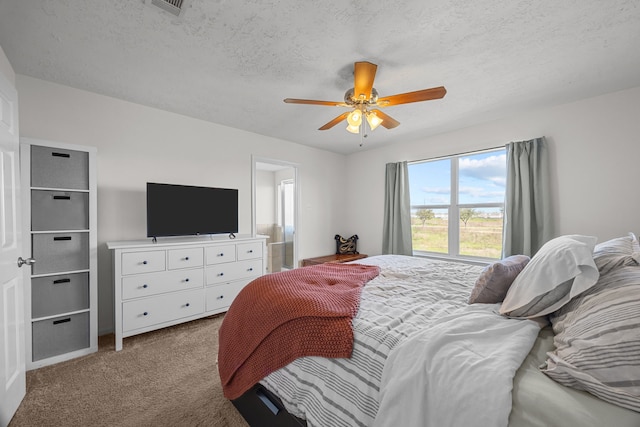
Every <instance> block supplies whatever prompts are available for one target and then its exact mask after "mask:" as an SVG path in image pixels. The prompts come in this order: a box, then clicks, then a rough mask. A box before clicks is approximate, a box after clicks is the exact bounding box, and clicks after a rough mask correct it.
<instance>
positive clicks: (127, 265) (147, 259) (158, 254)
mask: <svg viewBox="0 0 640 427" xmlns="http://www.w3.org/2000/svg"><path fill="white" fill-rule="evenodd" d="M165 258H166V253H165V251H146V252H126V253H123V254H122V274H123V275H125V274H139V273H152V272H154V271H164V270H165V265H166V264H165V263H166V260H165Z"/></svg>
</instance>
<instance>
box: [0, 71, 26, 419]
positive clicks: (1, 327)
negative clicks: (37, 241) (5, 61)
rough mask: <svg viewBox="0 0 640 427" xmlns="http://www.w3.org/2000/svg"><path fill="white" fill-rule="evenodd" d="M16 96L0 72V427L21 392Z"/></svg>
mask: <svg viewBox="0 0 640 427" xmlns="http://www.w3.org/2000/svg"><path fill="white" fill-rule="evenodd" d="M18 147H19V140H18V94H17V92H16V90H15V88H14V87H13V85H12V84H11V83H10V82H9V80H8V79H7V78H6V77H5V76H4V74H2V73H1V72H0V426H3V427H4V426H6V425H8V424H9V421H11V418H12V417H13V414H14V413H15V412H16V410H17V409H18V406H19V405H20V402H22V398H23V397H24V395H25V392H26V377H25V353H24V296H23V295H24V293H23V289H24V288H23V284H22V274H20V269H19V268H18V263H17V260H18V257H19V256H21V255H22V254H21V253H20V251H21V250H22V245H21V237H20V191H19V190H20V188H19V187H20V186H19V176H20V174H19V170H18V169H19V166H18V165H19V159H18V153H19V148H18Z"/></svg>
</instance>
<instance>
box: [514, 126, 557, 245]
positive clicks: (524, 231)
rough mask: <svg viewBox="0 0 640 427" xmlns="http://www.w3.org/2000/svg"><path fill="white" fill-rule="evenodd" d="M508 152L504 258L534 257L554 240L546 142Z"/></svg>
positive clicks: (521, 144)
mask: <svg viewBox="0 0 640 427" xmlns="http://www.w3.org/2000/svg"><path fill="white" fill-rule="evenodd" d="M506 148H507V187H506V194H505V212H504V213H505V219H504V233H503V234H504V242H503V245H502V256H503V257H507V256H510V255H516V254H523V255H529V256H533V255H534V254H535V253H536V252H537V251H538V249H540V247H541V246H542V245H543V244H545V243H546V242H547V241H549V240H550V239H551V238H552V237H553V224H552V216H551V191H550V190H551V186H550V177H549V161H548V152H547V144H546V141H545V139H544V137H543V138H536V139H533V140H531V141H519V142H510V143H509V144H507V146H506Z"/></svg>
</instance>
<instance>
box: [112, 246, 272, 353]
mask: <svg viewBox="0 0 640 427" xmlns="http://www.w3.org/2000/svg"><path fill="white" fill-rule="evenodd" d="M107 247H108V248H109V249H110V250H111V253H112V260H113V281H114V302H115V335H116V350H122V339H123V338H126V337H129V336H132V335H136V334H140V333H143V332H149V331H152V330H155V329H159V328H164V327H166V326H172V325H176V324H178V323H183V322H187V321H190V320H194V319H198V318H201V317H205V316H210V315H212V314H216V313H222V312H224V311H226V310H227V309H228V308H229V306H230V305H231V302H232V301H233V299H234V298H235V297H236V295H238V293H239V292H240V290H242V288H243V287H244V286H245V285H247V284H248V283H249V282H250V281H252V280H253V279H255V278H256V277H259V276H262V275H263V274H265V273H266V265H267V263H266V255H267V251H266V236H264V237H261V236H257V237H250V236H242V235H238V236H237V237H236V238H235V239H230V238H229V237H228V236H227V235H224V236H207V237H192V238H166V239H164V241H163V240H159V241H158V242H157V243H153V242H152V241H151V239H148V240H138V241H122V242H108V243H107Z"/></svg>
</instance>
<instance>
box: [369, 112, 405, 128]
mask: <svg viewBox="0 0 640 427" xmlns="http://www.w3.org/2000/svg"><path fill="white" fill-rule="evenodd" d="M371 112H372V113H376V116H378V117H380V118H381V119H382V123H380V124H381V125H382V126H384V127H386V128H387V129H393V128H394V127H396V126H398V125H399V124H400V122H399V121H397V120H396V119H394V118H393V117H391V116H390V115H388V114H385V113H383V112H382V111H380V110H371Z"/></svg>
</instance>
